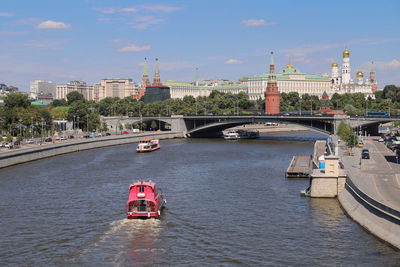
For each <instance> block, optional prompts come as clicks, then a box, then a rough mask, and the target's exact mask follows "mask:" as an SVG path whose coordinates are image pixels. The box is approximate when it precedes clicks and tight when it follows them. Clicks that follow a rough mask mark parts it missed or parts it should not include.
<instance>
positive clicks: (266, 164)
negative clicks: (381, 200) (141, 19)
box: [0, 132, 400, 266]
mask: <svg viewBox="0 0 400 267" xmlns="http://www.w3.org/2000/svg"><path fill="white" fill-rule="evenodd" d="M320 138H323V136H321V135H318V134H315V133H312V132H295V133H280V134H274V135H269V136H263V137H262V138H261V139H258V140H241V141H225V140H222V139H186V140H183V139H179V140H168V141H167V140H165V141H162V142H161V143H162V148H161V149H160V150H158V151H156V152H152V153H149V154H137V153H135V147H136V146H135V144H131V145H125V146H116V147H109V148H103V149H96V150H90V151H84V152H80V153H73V154H67V155H62V156H58V157H54V158H51V159H47V160H41V161H36V162H31V163H28V164H24V165H19V166H15V167H10V168H6V169H3V170H0V216H1V219H0V265H1V266H4V265H10V266H17V265H19V266H20V265H24V266H26V265H31V266H60V265H69V266H103V265H112V266H147V265H174V266H179V265H191V266H207V265H223V266H224V265H226V266H231V265H253V266H259V265H264V266H265V265H274V266H276V265H284V266H288V265H291V266H293V265H296V266H297V265H300V266H305V265H307V266H337V265H342V266H394V265H398V264H399V263H400V253H399V252H398V251H395V250H394V249H392V248H390V247H389V246H388V245H386V244H384V243H382V242H380V241H379V240H377V239H376V238H375V237H373V236H372V235H370V234H368V233H367V232H365V231H364V230H363V229H362V228H361V227H360V226H359V225H357V224H356V223H355V222H353V221H352V220H351V219H349V218H348V217H346V215H344V213H343V211H342V210H341V208H340V206H339V203H338V201H337V200H336V199H310V198H304V197H301V196H300V194H299V192H300V190H301V189H305V188H307V187H308V181H307V180H287V179H285V174H284V173H285V170H286V168H287V167H288V165H289V163H290V160H291V158H292V156H293V155H309V154H311V153H312V148H313V142H312V141H314V140H316V139H320ZM138 179H152V180H153V181H155V182H157V185H158V186H159V187H161V188H162V189H163V191H164V193H165V195H166V197H167V201H168V202H167V208H166V209H164V211H163V214H162V216H161V219H160V220H154V219H151V220H127V219H125V205H126V201H127V197H128V187H129V184H130V183H132V182H134V181H136V180H138Z"/></svg>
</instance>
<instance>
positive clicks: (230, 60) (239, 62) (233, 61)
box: [224, 58, 243, 64]
mask: <svg viewBox="0 0 400 267" xmlns="http://www.w3.org/2000/svg"><path fill="white" fill-rule="evenodd" d="M242 63H243V62H242V61H240V60H237V59H233V58H231V59H229V60H227V61H225V63H224V64H242Z"/></svg>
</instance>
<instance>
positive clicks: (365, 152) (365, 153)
mask: <svg viewBox="0 0 400 267" xmlns="http://www.w3.org/2000/svg"><path fill="white" fill-rule="evenodd" d="M361 158H363V159H369V158H370V156H369V150H368V149H363V150H362V151H361Z"/></svg>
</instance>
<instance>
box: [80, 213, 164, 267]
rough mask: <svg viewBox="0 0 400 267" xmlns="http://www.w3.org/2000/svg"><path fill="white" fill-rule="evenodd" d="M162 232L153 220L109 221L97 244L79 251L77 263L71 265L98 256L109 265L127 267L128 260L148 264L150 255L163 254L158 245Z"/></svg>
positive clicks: (159, 224)
mask: <svg viewBox="0 0 400 267" xmlns="http://www.w3.org/2000/svg"><path fill="white" fill-rule="evenodd" d="M162 229H163V223H162V222H161V221H160V220H157V219H147V220H140V219H135V220H130V219H122V220H118V221H114V222H111V223H110V224H109V227H108V229H107V230H106V231H105V232H104V233H103V234H102V235H101V236H100V237H98V239H97V241H95V242H94V243H92V244H90V245H89V246H88V247H87V248H85V249H83V250H82V251H81V253H80V256H79V258H80V259H79V260H78V262H76V261H74V262H75V263H79V264H85V263H93V261H96V260H97V259H98V258H99V257H100V258H102V259H103V260H104V261H105V262H109V263H112V264H113V265H120V264H122V265H125V264H127V263H129V264H130V265H131V264H132V261H134V262H136V263H137V262H138V261H139V262H142V263H145V264H147V263H151V262H149V259H152V258H153V254H154V253H156V254H159V253H164V252H165V251H166V250H165V249H163V246H161V244H160V234H161V232H162ZM127 261H128V262H127ZM103 263H104V262H103Z"/></svg>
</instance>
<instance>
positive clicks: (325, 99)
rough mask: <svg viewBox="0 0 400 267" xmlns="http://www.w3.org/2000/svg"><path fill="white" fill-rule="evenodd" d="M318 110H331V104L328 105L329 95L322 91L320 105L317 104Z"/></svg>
mask: <svg viewBox="0 0 400 267" xmlns="http://www.w3.org/2000/svg"><path fill="white" fill-rule="evenodd" d="M319 110H320V111H325V112H331V106H330V105H329V96H328V94H327V93H326V91H324V93H323V94H322V98H321V105H320V106H319Z"/></svg>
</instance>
